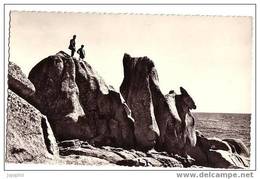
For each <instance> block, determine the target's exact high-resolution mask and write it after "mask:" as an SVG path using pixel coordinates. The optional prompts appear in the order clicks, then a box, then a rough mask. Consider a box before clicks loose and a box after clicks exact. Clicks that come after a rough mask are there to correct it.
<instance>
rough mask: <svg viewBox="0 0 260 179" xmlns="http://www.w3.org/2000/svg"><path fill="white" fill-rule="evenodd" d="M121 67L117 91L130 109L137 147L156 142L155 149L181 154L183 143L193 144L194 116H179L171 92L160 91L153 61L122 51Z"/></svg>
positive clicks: (194, 138)
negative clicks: (122, 71) (122, 72)
mask: <svg viewBox="0 0 260 179" xmlns="http://www.w3.org/2000/svg"><path fill="white" fill-rule="evenodd" d="M123 66H124V80H123V82H122V84H121V87H120V92H121V93H122V95H123V97H124V99H125V100H126V102H127V104H128V105H129V107H130V109H131V110H132V115H133V118H134V119H135V136H136V141H137V145H138V146H139V148H141V149H143V148H144V149H150V148H152V147H154V146H155V145H156V141H158V143H157V149H159V150H166V151H167V152H170V153H182V152H183V150H184V147H185V146H186V144H188V143H187V142H189V143H190V144H191V145H193V146H194V145H195V143H196V135H195V129H194V121H193V120H194V119H193V118H192V117H189V115H187V116H183V117H182V119H181V118H180V117H179V116H180V115H179V114H178V112H177V109H176V102H175V95H174V94H172V95H166V97H165V96H164V95H163V94H162V92H161V90H160V87H159V78H158V74H157V71H156V69H155V66H154V63H153V62H152V61H151V60H150V59H149V58H147V57H143V58H132V57H131V56H130V55H128V54H125V55H124V58H123ZM183 114H184V113H183ZM158 129H159V130H158Z"/></svg>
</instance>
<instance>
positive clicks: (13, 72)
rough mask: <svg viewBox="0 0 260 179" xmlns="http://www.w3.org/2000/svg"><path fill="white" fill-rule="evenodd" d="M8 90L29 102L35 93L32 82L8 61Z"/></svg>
mask: <svg viewBox="0 0 260 179" xmlns="http://www.w3.org/2000/svg"><path fill="white" fill-rule="evenodd" d="M8 88H9V89H11V90H12V91H14V92H15V93H16V94H18V95H19V96H20V97H22V98H24V99H26V100H30V98H31V97H32V96H33V95H34V93H35V88H34V85H33V84H32V82H31V81H30V80H29V79H28V78H27V77H26V76H25V74H24V73H23V72H22V70H21V69H20V67H19V66H17V65H16V64H15V63H13V62H10V61H9V64H8Z"/></svg>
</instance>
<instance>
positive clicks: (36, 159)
mask: <svg viewBox="0 0 260 179" xmlns="http://www.w3.org/2000/svg"><path fill="white" fill-rule="evenodd" d="M123 65H124V80H123V82H122V84H121V87H120V91H121V93H122V95H121V94H120V93H119V92H117V91H115V90H114V89H113V87H111V86H109V85H107V84H106V83H105V82H104V80H103V79H102V78H101V77H100V76H99V75H98V73H97V72H96V71H95V70H94V69H92V67H91V66H90V65H89V64H88V63H86V62H85V61H82V60H80V61H79V60H77V59H75V58H71V57H70V56H69V55H67V54H66V53H64V52H59V53H57V54H55V55H53V56H49V57H47V58H46V59H44V60H42V61H41V62H39V63H38V64H37V65H36V66H35V67H34V68H33V69H32V70H31V72H30V74H29V79H30V80H29V79H27V78H26V76H25V75H24V74H23V73H22V71H21V70H20V68H19V67H18V66H16V65H15V64H13V63H11V62H10V63H9V68H10V69H9V74H8V76H9V77H8V84H9V85H8V86H9V89H8V102H7V104H8V107H7V114H8V115H7V130H6V131H7V132H6V134H7V136H6V144H7V148H6V161H7V162H13V163H26V162H29V163H50V164H76V165H111V166H115V165H120V166H133V167H139V166H142V167H146V166H152V167H177V168H182V167H192V168H197V167H214V168H246V167H248V166H249V159H248V157H249V155H250V154H249V152H248V150H247V148H246V147H245V145H244V144H243V142H242V141H240V140H237V139H224V140H221V139H218V138H206V137H204V136H203V135H202V134H201V133H200V132H198V131H197V133H196V132H195V117H194V116H193V115H192V113H191V112H190V110H192V109H196V105H195V102H194V101H193V99H192V97H191V96H190V95H189V94H188V92H187V91H186V90H185V89H184V88H183V87H180V92H181V94H177V93H175V92H174V91H173V90H172V91H170V92H169V94H166V95H164V94H162V92H161V90H160V87H159V78H158V74H157V71H156V68H155V66H154V63H153V62H152V61H151V60H150V59H149V58H148V57H140V58H133V57H131V56H130V55H128V54H125V55H124V59H123ZM12 90H13V91H12ZM124 99H125V100H126V101H125V100H124ZM28 102H29V103H28ZM48 121H49V122H50V124H49V122H48ZM52 129H53V132H52ZM53 133H54V135H53ZM56 139H57V141H58V146H57V144H56Z"/></svg>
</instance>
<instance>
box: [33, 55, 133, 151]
mask: <svg viewBox="0 0 260 179" xmlns="http://www.w3.org/2000/svg"><path fill="white" fill-rule="evenodd" d="M29 79H30V80H31V81H32V83H33V84H34V86H35V88H36V93H35V101H36V104H37V106H38V107H39V109H40V110H41V111H42V112H43V113H44V114H46V115H47V116H48V119H49V120H50V123H51V125H52V127H53V130H54V133H55V135H56V137H57V139H58V140H65V139H73V138H78V139H82V140H89V141H91V143H92V144H95V145H112V146H123V147H131V146H133V143H134V134H133V132H132V131H133V127H134V124H133V122H134V121H133V119H132V118H131V115H130V109H129V108H128V106H127V105H126V104H125V102H124V100H123V99H122V98H121V96H120V93H118V92H116V91H115V90H114V89H113V88H112V87H109V86H108V85H106V83H105V82H104V80H103V79H102V78H101V77H100V76H99V75H98V74H97V72H96V71H94V70H93V69H92V68H91V66H90V65H89V64H87V63H86V62H83V61H78V60H76V59H73V58H71V57H70V56H69V55H67V54H66V53H64V52H59V53H57V54H56V55H53V56H49V57H48V58H46V59H44V60H42V61H41V62H39V63H38V64H37V65H36V66H35V67H34V68H33V69H32V70H31V72H30V74H29Z"/></svg>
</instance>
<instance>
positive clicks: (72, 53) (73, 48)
mask: <svg viewBox="0 0 260 179" xmlns="http://www.w3.org/2000/svg"><path fill="white" fill-rule="evenodd" d="M75 40H76V35H73V38H72V39H70V45H69V49H70V50H71V56H72V57H73V56H74V53H75V51H76V41H75Z"/></svg>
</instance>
